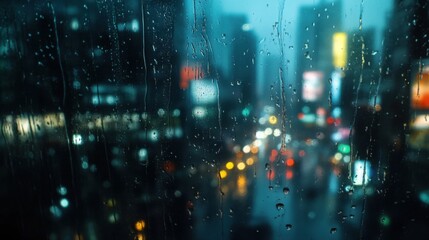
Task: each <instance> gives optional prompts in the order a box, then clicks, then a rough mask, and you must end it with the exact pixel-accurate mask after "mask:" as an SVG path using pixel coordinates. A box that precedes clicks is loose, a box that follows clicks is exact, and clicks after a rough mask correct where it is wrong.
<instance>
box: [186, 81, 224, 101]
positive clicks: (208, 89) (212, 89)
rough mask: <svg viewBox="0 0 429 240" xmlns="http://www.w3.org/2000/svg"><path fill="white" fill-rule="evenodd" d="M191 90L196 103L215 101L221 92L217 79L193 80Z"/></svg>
mask: <svg viewBox="0 0 429 240" xmlns="http://www.w3.org/2000/svg"><path fill="white" fill-rule="evenodd" d="M190 91H191V98H192V102H193V103H195V104H210V103H215V102H216V101H217V97H218V94H219V93H218V89H217V83H216V81H215V80H209V79H200V80H195V81H192V82H191V87H190Z"/></svg>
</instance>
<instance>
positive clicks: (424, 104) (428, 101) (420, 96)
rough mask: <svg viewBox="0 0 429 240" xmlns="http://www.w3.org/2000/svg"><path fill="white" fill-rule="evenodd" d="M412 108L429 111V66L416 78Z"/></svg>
mask: <svg viewBox="0 0 429 240" xmlns="http://www.w3.org/2000/svg"><path fill="white" fill-rule="evenodd" d="M411 106H412V107H413V108H414V109H426V110H429V66H426V67H424V68H422V69H420V71H419V72H418V73H416V74H415V76H414V81H413V85H412V90H411Z"/></svg>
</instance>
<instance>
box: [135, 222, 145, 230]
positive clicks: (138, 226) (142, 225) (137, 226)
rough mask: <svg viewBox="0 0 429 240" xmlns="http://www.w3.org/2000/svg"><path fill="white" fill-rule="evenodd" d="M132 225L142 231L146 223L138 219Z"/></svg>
mask: <svg viewBox="0 0 429 240" xmlns="http://www.w3.org/2000/svg"><path fill="white" fill-rule="evenodd" d="M134 227H135V228H136V230H137V231H143V229H144V228H145V227H146V223H145V222H144V221H143V220H138V221H137V222H136V224H135V225H134Z"/></svg>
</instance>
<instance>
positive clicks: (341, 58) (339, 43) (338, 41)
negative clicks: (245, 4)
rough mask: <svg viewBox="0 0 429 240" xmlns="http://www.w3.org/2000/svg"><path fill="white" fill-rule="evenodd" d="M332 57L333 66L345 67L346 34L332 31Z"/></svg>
mask: <svg viewBox="0 0 429 240" xmlns="http://www.w3.org/2000/svg"><path fill="white" fill-rule="evenodd" d="M332 59H333V64H334V67H339V68H342V67H345V66H346V64H347V34H346V33H344V32H337V33H334V36H333V38H332Z"/></svg>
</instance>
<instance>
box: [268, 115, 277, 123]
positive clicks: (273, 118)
mask: <svg viewBox="0 0 429 240" xmlns="http://www.w3.org/2000/svg"><path fill="white" fill-rule="evenodd" d="M268 122H270V123H271V124H276V123H277V117H276V116H270V118H269V119H268Z"/></svg>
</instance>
